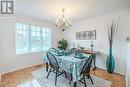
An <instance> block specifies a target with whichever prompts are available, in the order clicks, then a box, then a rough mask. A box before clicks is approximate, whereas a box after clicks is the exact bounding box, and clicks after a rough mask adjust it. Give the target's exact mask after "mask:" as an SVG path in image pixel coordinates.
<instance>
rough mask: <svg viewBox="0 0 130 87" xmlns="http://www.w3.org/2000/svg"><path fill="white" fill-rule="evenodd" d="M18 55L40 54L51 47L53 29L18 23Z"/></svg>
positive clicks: (16, 36)
mask: <svg viewBox="0 0 130 87" xmlns="http://www.w3.org/2000/svg"><path fill="white" fill-rule="evenodd" d="M15 38H16V54H23V53H30V52H40V51H45V50H48V49H49V48H50V47H51V29H50V28H46V27H39V26H33V25H29V24H22V23H16V35H15Z"/></svg>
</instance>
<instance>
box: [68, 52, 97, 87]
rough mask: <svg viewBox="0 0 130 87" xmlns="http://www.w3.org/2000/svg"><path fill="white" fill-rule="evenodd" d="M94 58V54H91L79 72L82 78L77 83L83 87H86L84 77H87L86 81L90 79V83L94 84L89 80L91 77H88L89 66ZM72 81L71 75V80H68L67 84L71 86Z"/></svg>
mask: <svg viewBox="0 0 130 87" xmlns="http://www.w3.org/2000/svg"><path fill="white" fill-rule="evenodd" d="M94 57H95V54H92V55H91V56H90V57H89V58H88V59H87V61H86V63H85V64H84V66H83V67H82V69H81V72H80V76H81V77H82V78H81V79H80V80H79V82H81V83H83V84H84V85H85V87H87V84H86V79H85V77H86V76H87V79H90V80H91V83H92V84H94V83H93V80H92V78H91V75H90V69H91V64H92V60H93V58H94ZM72 79H73V77H72V74H71V80H70V82H69V84H71V81H72Z"/></svg>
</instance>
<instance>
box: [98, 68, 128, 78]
mask: <svg viewBox="0 0 130 87" xmlns="http://www.w3.org/2000/svg"><path fill="white" fill-rule="evenodd" d="M96 68H97V69H100V70H103V71H106V72H107V70H105V69H102V68H98V67H96ZM110 74H118V75H120V76H124V77H126V76H125V75H123V74H120V73H116V72H113V73H110Z"/></svg>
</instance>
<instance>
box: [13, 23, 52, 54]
mask: <svg viewBox="0 0 130 87" xmlns="http://www.w3.org/2000/svg"><path fill="white" fill-rule="evenodd" d="M17 24H21V25H22V26H23V25H24V24H25V25H27V26H28V29H27V35H28V36H27V46H28V47H27V51H25V52H24V51H23V52H22V51H21V52H18V51H17V47H16V45H17V40H16V35H17V30H18V28H17ZM32 26H35V29H37V28H38V27H39V28H40V50H35V51H32V50H31V49H32V46H31V43H32V41H31V33H32V32H31V27H32ZM43 28H44V29H49V33H48V34H49V38H50V40H49V46H48V49H49V48H51V47H52V28H51V27H45V26H39V25H33V24H27V23H20V22H16V23H15V54H16V55H22V54H31V53H41V52H45V51H47V50H48V49H45V50H43V45H42V41H43V37H42V35H43V32H42V31H43Z"/></svg>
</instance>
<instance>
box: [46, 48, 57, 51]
mask: <svg viewBox="0 0 130 87" xmlns="http://www.w3.org/2000/svg"><path fill="white" fill-rule="evenodd" d="M48 51H49V52H56V49H55V48H50V49H49V50H48Z"/></svg>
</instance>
